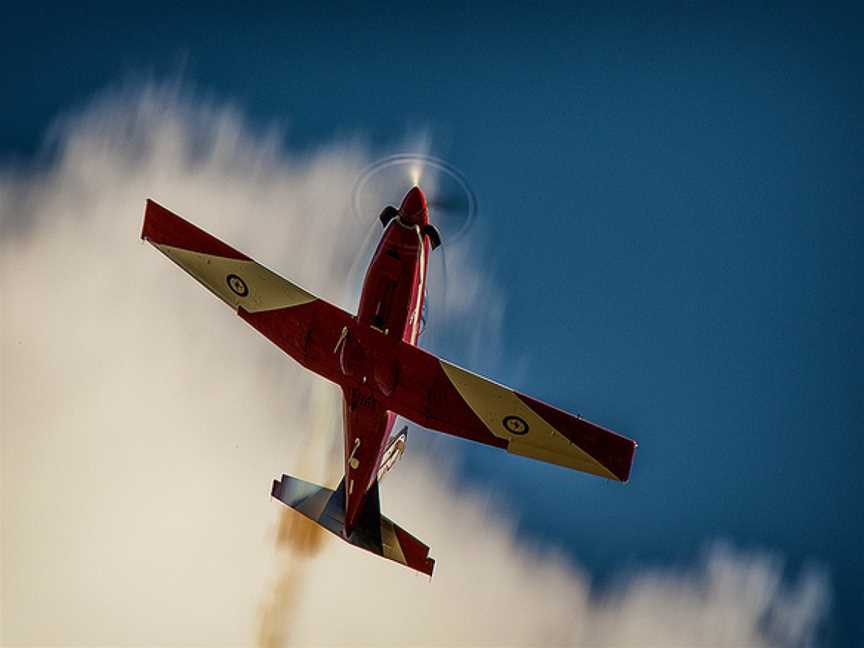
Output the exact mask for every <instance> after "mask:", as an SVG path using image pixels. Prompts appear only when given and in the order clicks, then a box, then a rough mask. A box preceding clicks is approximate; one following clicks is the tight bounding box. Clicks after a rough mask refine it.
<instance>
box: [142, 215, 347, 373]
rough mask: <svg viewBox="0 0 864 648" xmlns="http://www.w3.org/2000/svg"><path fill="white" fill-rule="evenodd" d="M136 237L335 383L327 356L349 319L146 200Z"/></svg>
mask: <svg viewBox="0 0 864 648" xmlns="http://www.w3.org/2000/svg"><path fill="white" fill-rule="evenodd" d="M141 238H142V239H144V240H146V241H148V242H149V243H151V244H152V245H153V246H154V247H156V248H157V249H158V250H159V251H160V252H162V253H163V254H165V256H167V257H168V258H169V259H171V260H172V261H174V263H176V264H177V265H179V266H180V267H181V268H183V269H184V270H185V271H186V272H188V273H189V274H190V275H192V276H193V277H194V278H195V279H197V280H198V281H199V282H201V283H202V284H203V285H204V286H205V287H206V288H207V289H208V290H210V292H212V293H213V294H214V295H216V296H217V297H218V298H219V299H221V300H222V301H224V302H225V303H226V304H228V305H229V306H230V307H231V308H232V309H234V310H235V311H236V312H237V314H238V315H240V317H242V318H243V319H244V320H246V321H247V322H248V323H249V324H251V325H252V326H253V327H254V328H256V329H257V330H258V331H259V332H260V333H262V334H263V335H264V336H265V337H267V338H268V339H269V340H270V341H271V342H273V343H275V344H276V345H277V346H278V347H279V348H280V349H282V350H283V351H285V352H286V353H287V354H288V355H290V356H291V357H293V358H294V359H295V360H297V362H299V363H300V364H302V365H303V366H305V367H306V368H308V369H311V370H312V371H314V372H315V373H318V374H320V375H322V376H324V377H325V378H327V379H329V380H332V381H333V382H336V383H341V379H342V377H343V374H342V372H341V370H340V368H339V363H338V356H337V355H335V354H334V353H333V341H334V340H337V339H338V338H339V336H340V333H341V331H342V330H343V328H344V327H345V326H349V325H350V324H351V323H352V321H353V318H352V317H351V315H349V314H348V313H346V312H345V311H343V310H342V309H340V308H337V307H336V306H333V305H332V304H329V303H327V302H326V301H324V300H323V299H319V298H317V297H315V295H312V294H311V293H308V292H306V291H305V290H303V289H302V288H300V287H299V286H297V285H295V284H293V283H291V282H290V281H288V280H287V279H283V278H282V277H280V276H279V275H277V274H276V273H274V272H271V271H270V270H268V269H267V268H265V267H264V266H262V265H260V264H258V263H256V262H255V261H253V260H252V259H250V258H249V257H248V256H246V255H245V254H243V253H242V252H238V251H237V250H235V249H234V248H232V247H231V246H229V245H227V244H225V243H223V242H222V241H220V240H219V239H217V238H216V237H214V236H212V235H210V234H208V233H207V232H205V231H204V230H202V229H199V228H198V227H195V225H193V224H192V223H189V222H187V221H185V220H183V219H182V218H180V217H179V216H178V215H177V214H174V213H173V212H170V211H168V210H167V209H165V208H164V207H162V206H161V205H159V204H158V203H156V202H154V201H152V200H148V201H147V207H146V209H145V211H144V227H143V229H142V231H141Z"/></svg>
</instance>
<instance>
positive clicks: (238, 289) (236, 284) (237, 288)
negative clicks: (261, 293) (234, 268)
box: [225, 274, 249, 297]
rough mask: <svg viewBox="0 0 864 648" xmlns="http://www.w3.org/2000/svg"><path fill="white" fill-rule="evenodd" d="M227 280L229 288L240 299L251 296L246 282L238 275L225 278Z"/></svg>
mask: <svg viewBox="0 0 864 648" xmlns="http://www.w3.org/2000/svg"><path fill="white" fill-rule="evenodd" d="M225 280H226V281H227V282H228V287H229V288H230V289H231V290H232V292H234V293H235V294H236V295H238V296H239V297H245V296H246V295H248V294H249V288H248V287H247V286H246V282H245V281H243V280H242V279H241V278H240V277H238V276H237V275H236V274H229V275H228V276H227V277H225Z"/></svg>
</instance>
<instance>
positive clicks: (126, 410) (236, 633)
mask: <svg viewBox="0 0 864 648" xmlns="http://www.w3.org/2000/svg"><path fill="white" fill-rule="evenodd" d="M55 137H56V138H57V143H58V151H57V153H56V156H54V157H52V158H51V159H50V160H48V161H47V162H46V163H45V167H44V168H42V169H40V170H37V171H33V170H31V171H16V172H14V173H13V172H12V171H11V170H7V171H6V172H5V174H4V175H3V177H2V178H0V216H2V221H0V233H2V235H3V238H2V242H0V258H2V292H3V300H2V306H3V312H2V339H0V342H2V398H3V401H2V435H3V457H2V462H3V463H2V466H3V473H2V504H3V518H2V523H3V527H2V540H3V547H2V552H3V553H2V608H0V610H2V619H0V623H2V625H0V639H2V642H3V643H4V644H6V643H8V644H61V645H72V644H76V645H81V644H89V645H97V644H98V645H130V644H135V645H181V644H182V645H190V644H194V645H249V644H253V643H254V642H255V641H256V638H257V637H258V634H259V630H260V623H261V618H262V609H265V608H266V606H267V605H268V604H270V603H272V601H273V599H272V598H271V597H272V596H273V594H274V590H273V585H274V582H276V583H277V585H280V584H281V585H282V586H284V585H286V583H287V584H290V585H291V588H293V589H290V588H289V589H290V591H289V589H285V587H283V588H282V589H281V590H279V589H277V590H276V591H275V593H276V594H280V595H281V599H279V600H277V605H276V606H275V607H271V611H274V610H275V612H274V613H275V614H276V616H277V617H278V620H280V621H282V622H283V624H282V627H281V628H275V629H274V632H276V636H275V639H276V640H277V641H281V640H289V641H292V642H294V643H296V644H297V645H316V644H321V645H333V644H335V645H355V644H356V645H376V646H379V645H447V646H455V645H489V646H501V645H513V646H516V645H520V646H521V645H571V644H575V645H658V646H660V645H662V646H669V645H729V646H742V645H747V646H751V645H752V646H756V645H768V644H778V643H782V644H786V645H803V644H808V643H811V642H812V640H813V638H814V632H815V629H816V628H817V627H818V623H819V622H820V620H821V619H822V617H823V616H824V613H825V609H826V604H827V592H828V589H827V585H826V583H824V582H823V580H822V578H821V577H820V576H819V575H818V574H815V573H805V574H803V575H802V576H801V578H800V579H799V580H798V581H797V582H794V583H791V584H790V583H787V582H785V581H784V580H783V578H782V576H783V570H782V565H781V564H780V563H779V561H778V560H777V559H776V558H773V557H771V556H764V555H762V556H760V555H755V556H754V555H741V554H738V553H736V552H734V551H732V550H730V549H728V548H722V547H719V548H715V549H713V550H711V551H709V552H707V553H706V556H705V559H704V561H703V562H702V563H701V564H699V565H696V566H693V567H691V568H686V569H684V568H682V569H679V570H651V569H640V570H637V571H635V572H633V573H629V574H626V575H624V576H623V577H622V578H621V579H620V580H619V581H618V585H617V586H616V587H614V588H613V589H611V590H609V591H605V592H598V591H597V590H596V588H593V587H592V584H591V581H590V579H589V578H588V576H587V575H586V574H585V573H584V572H583V571H582V570H581V569H580V568H578V567H577V566H575V565H573V564H572V563H571V562H568V561H567V560H565V558H564V557H563V555H562V554H560V553H559V552H557V551H556V550H555V548H550V547H536V546H528V545H526V544H525V543H524V542H523V541H521V540H519V539H518V538H517V537H516V536H515V535H514V533H513V529H512V526H511V522H510V521H509V519H508V516H507V515H506V514H505V513H503V512H501V511H500V510H499V509H497V508H496V506H495V505H494V504H493V501H492V499H491V498H490V496H489V495H487V494H484V493H481V492H477V491H473V492H464V490H460V489H457V487H456V486H455V484H454V482H453V480H452V479H451V478H450V475H449V472H448V467H447V466H446V465H441V463H440V461H438V460H436V459H435V458H434V457H432V456H431V455H429V454H426V453H422V452H418V451H417V448H416V447H415V448H414V452H409V453H408V455H407V456H406V458H405V459H404V460H403V463H402V465H400V466H398V467H397V469H396V470H395V471H394V473H393V474H392V475H391V476H388V479H387V482H386V483H385V484H384V487H383V502H384V508H385V510H386V512H387V513H388V514H389V515H391V516H392V517H393V518H394V519H395V520H397V521H398V522H399V523H400V524H403V525H404V526H405V527H406V528H407V529H408V530H410V531H411V532H413V533H415V534H416V535H418V536H419V537H420V538H422V539H423V540H424V541H426V542H427V543H428V544H430V545H431V547H432V555H433V556H434V557H435V558H436V559H437V560H438V567H437V571H436V575H435V578H434V579H433V580H432V581H431V582H429V581H428V580H427V579H425V578H424V577H422V576H418V575H415V574H413V573H411V572H409V571H408V570H406V569H404V568H400V567H398V566H395V565H392V564H390V563H387V562H385V561H383V560H380V559H377V558H375V557H372V556H369V555H367V554H365V553H363V552H361V551H358V550H355V549H353V548H351V547H348V546H346V545H344V544H342V543H340V542H337V541H335V540H330V539H328V540H326V541H325V542H324V543H323V546H322V547H321V551H320V553H318V554H317V555H316V556H315V557H314V558H313V559H303V558H301V557H299V556H298V555H296V554H294V553H291V554H289V555H283V556H280V555H277V554H278V553H279V552H277V551H276V549H275V548H274V542H273V539H274V535H275V530H276V525H277V523H278V520H279V516H280V515H281V514H282V511H283V509H282V508H280V506H279V505H278V504H277V503H274V502H272V501H271V500H270V498H269V485H270V480H271V478H272V477H274V476H276V475H278V474H280V473H282V472H289V473H292V472H293V473H295V474H299V476H302V477H305V478H307V479H311V480H315V481H324V480H332V478H333V475H332V474H331V472H332V466H333V464H332V463H329V464H328V461H327V460H328V459H331V458H332V457H333V456H334V454H338V450H336V449H334V443H335V447H336V448H338V443H339V441H338V439H339V437H338V433H339V406H338V397H339V395H338V393H337V391H336V390H335V389H334V388H332V387H330V386H328V385H326V384H325V383H324V382H323V381H321V380H319V379H317V378H315V377H313V376H311V375H309V374H307V373H305V372H304V371H302V370H301V369H300V368H298V367H297V366H296V365H294V364H293V362H292V361H291V360H290V359H288V358H287V357H285V356H284V355H282V354H281V353H280V352H279V351H278V350H277V349H275V347H273V346H271V345H270V344H269V343H268V342H267V341H266V340H264V339H263V338H261V337H260V336H258V335H257V334H255V333H254V332H253V331H252V330H251V329H249V328H248V327H247V326H246V325H245V324H244V323H243V322H242V321H241V320H240V319H239V318H236V317H233V316H232V315H231V313H230V311H228V310H227V309H226V308H225V307H224V306H223V305H222V304H221V303H219V302H218V301H217V300H215V299H213V298H212V297H211V296H210V295H209V294H208V293H207V292H206V291H204V290H203V289H202V288H200V287H199V286H198V285H197V284H196V283H195V282H194V281H192V280H190V279H189V278H188V277H186V276H185V275H184V274H183V273H182V272H181V271H180V270H179V269H177V268H176V267H174V266H173V265H172V264H171V263H170V262H169V261H168V260H166V259H165V258H163V257H162V256H161V255H159V254H158V253H157V252H155V251H154V250H153V249H152V248H150V247H149V246H147V245H145V244H143V243H141V242H140V241H139V240H138V233H139V231H140V225H141V219H142V211H143V206H144V199H145V198H146V197H153V198H155V199H157V200H159V201H160V202H162V203H163V204H165V205H166V206H168V207H170V208H171V209H172V210H175V211H177V212H178V213H180V214H182V215H184V216H185V217H186V218H188V219H190V220H192V221H194V222H196V223H197V224H199V225H201V226H203V227H204V228H205V229H207V230H209V231H211V232H213V233H214V234H216V235H217V236H219V237H220V238H222V239H224V240H226V241H229V242H231V243H232V244H234V245H235V246H236V247H238V248H240V249H241V250H244V251H245V252H247V253H249V254H252V255H253V256H255V257H256V259H258V260H259V261H261V262H262V263H264V264H266V265H268V266H269V267H271V268H272V269H274V270H276V271H277V272H280V274H284V275H285V276H287V277H290V278H292V279H294V280H296V281H297V282H298V283H300V284H301V285H303V286H304V287H306V288H307V289H309V290H311V291H313V292H315V293H317V294H319V295H321V296H323V297H325V298H327V299H329V300H331V301H333V302H336V303H338V304H340V305H342V306H344V307H348V308H352V309H353V307H354V303H353V299H354V298H355V296H356V290H357V287H358V285H359V281H360V276H359V275H357V274H356V273H355V276H353V277H349V278H346V276H347V275H348V273H349V270H350V269H351V268H352V267H356V268H360V269H361V270H362V268H363V266H364V263H365V258H360V259H359V263H358V259H357V257H356V254H357V252H356V247H357V243H356V242H357V241H361V240H364V239H367V238H369V228H374V227H375V226H376V222H377V221H376V216H377V214H369V218H368V222H359V221H357V220H356V219H355V218H353V217H352V216H351V214H350V204H349V203H350V191H351V187H352V185H353V182H354V180H355V178H356V177H357V175H358V174H359V173H360V170H361V169H362V168H363V167H364V166H365V165H366V164H367V162H368V161H369V160H368V157H367V153H366V152H365V151H364V150H363V148H362V147H361V146H359V145H358V144H346V145H338V144H337V145H332V146H330V147H328V148H326V149H324V150H322V151H320V152H319V153H317V154H314V155H306V156H299V157H298V156H291V155H290V154H288V153H286V152H285V150H284V149H283V147H282V145H281V140H280V137H279V135H278V133H269V134H255V133H250V132H249V130H248V129H247V128H246V127H245V126H244V125H243V121H242V119H241V117H240V115H239V113H238V112H237V111H232V110H229V109H225V108H221V107H214V106H207V105H202V104H201V103H196V102H195V101H193V100H190V99H188V98H183V97H182V96H181V94H180V93H177V92H176V91H171V90H166V89H164V88H150V89H147V90H144V91H143V92H140V93H134V94H122V93H120V94H114V95H110V96H108V97H106V98H104V99H102V100H101V101H99V102H98V103H96V104H94V105H93V106H91V107H90V108H89V109H87V110H86V111H84V112H83V113H82V114H80V115H78V116H77V117H75V118H72V119H69V120H66V121H65V122H63V123H62V125H61V126H60V127H58V130H57V132H56V135H55ZM368 252H369V251H368V250H366V251H365V254H368ZM449 261H450V263H451V268H450V272H451V274H457V273H458V274H459V275H460V276H461V277H464V278H465V282H464V285H465V286H469V287H470V295H465V294H461V295H460V294H454V293H458V292H459V289H460V286H459V285H454V284H455V282H453V283H452V284H451V286H450V292H451V295H453V302H452V304H451V306H453V305H454V304H455V306H453V309H454V310H453V312H451V313H450V315H451V316H453V317H457V318H458V317H464V316H467V315H470V316H471V317H472V318H474V320H473V321H474V322H476V325H475V326H474V328H475V329H476V330H477V331H478V335H480V334H482V333H483V331H484V329H485V328H486V326H488V328H492V329H494V327H495V326H496V321H495V318H494V315H492V316H489V317H491V319H489V320H486V321H485V322H484V320H483V317H484V315H483V314H484V313H486V312H488V313H493V314H494V313H495V312H499V311H500V308H499V304H498V303H497V302H495V299H496V298H495V297H494V295H495V293H494V291H492V290H491V286H490V285H489V282H488V279H487V278H485V277H484V276H483V274H482V273H481V272H480V270H479V268H477V267H475V266H473V265H472V260H471V257H470V256H468V255H460V254H458V253H455V254H453V255H451V258H450V259H449ZM479 296H483V298H484V299H491V300H493V301H492V304H491V306H490V308H488V309H483V308H478V297H479ZM442 310H443V309H442ZM433 314H434V310H433ZM466 348H472V345H471V344H470V341H469V342H468V343H466ZM475 348H476V347H475ZM410 447H411V445H410V444H409V448H410ZM328 465H329V466H330V468H329V469H328ZM337 465H338V464H337ZM277 598H278V597H277Z"/></svg>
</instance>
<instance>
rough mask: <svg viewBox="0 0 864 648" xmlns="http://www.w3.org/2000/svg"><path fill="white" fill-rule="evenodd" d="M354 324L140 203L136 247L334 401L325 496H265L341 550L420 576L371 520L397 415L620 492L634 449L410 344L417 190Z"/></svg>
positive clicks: (422, 231) (374, 267)
mask: <svg viewBox="0 0 864 648" xmlns="http://www.w3.org/2000/svg"><path fill="white" fill-rule="evenodd" d="M379 219H380V221H381V224H382V225H383V227H384V233H383V236H382V237H381V240H380V242H379V243H378V247H377V249H376V250H375V253H374V255H373V257H372V260H371V262H370V264H369V267H368V270H367V272H366V277H365V280H364V283H363V289H362V293H361V296H360V303H359V308H358V310H357V314H356V315H351V314H349V313H347V312H345V311H343V310H342V309H340V308H338V307H336V306H334V305H332V304H329V303H327V302H326V301H324V300H322V299H319V298H317V297H316V296H315V295H313V294H312V293H309V292H307V291H306V290H304V289H303V288H301V287H299V286H297V285H296V284H294V283H291V282H290V281H288V280H286V279H283V278H282V277H280V276H279V275H277V274H275V273H274V272H271V271H270V270H268V269H267V268H265V267H264V266H262V265H259V264H258V263H256V262H255V261H253V260H252V259H251V258H250V257H248V256H246V255H245V254H243V253H242V252H239V251H237V250H235V249H234V248H232V247H230V246H229V245H227V244H226V243H223V242H222V241H220V240H219V239H217V238H215V237H214V236H212V235H210V234H208V233H207V232H205V231H203V230H201V229H199V228H198V227H196V226H195V225H193V224H191V223H189V222H187V221H185V220H184V219H182V218H181V217H180V216H178V215H176V214H174V213H173V212H171V211H169V210H168V209H166V208H164V207H162V206H161V205H159V204H158V203H156V202H154V201H153V200H149V199H148V200H147V203H146V207H145V212H144V225H143V228H142V231H141V238H142V239H144V240H146V241H148V242H149V243H151V244H152V245H153V246H154V247H156V248H157V249H158V250H159V251H160V252H162V253H163V254H165V256H167V257H168V258H169V259H171V260H172V261H174V262H175V263H176V264H177V265H179V266H180V267H181V268H183V270H185V271H186V272H188V273H189V274H190V275H192V276H193V277H194V278H195V279H197V280H198V281H199V282H201V283H202V284H204V286H205V287H206V288H208V289H209V290H210V291H211V292H212V293H214V294H215V295H216V296H217V297H219V298H220V299H221V300H222V301H224V302H225V303H227V304H228V305H229V306H230V307H231V308H232V309H233V310H234V311H235V312H236V313H237V314H238V315H239V316H240V317H241V318H243V319H244V320H246V322H247V323H249V324H250V325H251V326H252V327H253V328H255V329H257V330H258V331H259V332H260V333H261V334H263V335H264V336H265V337H266V338H268V339H269V340H270V341H271V342H273V343H274V344H276V346H278V347H279V348H280V349H282V351H284V352H285V353H287V354H288V355H289V356H291V357H292V358H293V359H294V360H296V361H297V362H298V363H300V364H301V365H302V366H304V367H306V368H307V369H310V370H311V371H314V372H315V373H317V374H319V375H320V376H323V377H324V378H326V379H328V380H330V381H332V382H333V383H335V384H337V385H338V386H339V387H341V389H342V394H343V407H342V409H343V427H344V439H345V446H344V462H345V474H344V477H343V478H342V481H341V482H340V483H339V485H338V486H337V487H336V489H335V490H333V489H329V488H325V487H323V486H318V485H316V484H312V483H310V482H306V481H304V480H302V479H298V478H296V477H291V476H289V475H283V476H282V478H281V479H277V480H274V481H273V485H272V489H271V497H274V498H276V499H278V500H279V501H281V502H282V503H283V504H285V505H286V506H289V507H291V508H293V509H295V510H296V511H298V512H299V513H301V514H302V515H304V516H306V517H307V518H309V519H311V520H312V521H314V522H316V523H317V524H319V525H321V526H322V527H324V528H325V529H327V530H328V531H330V532H331V533H333V534H334V535H336V536H338V537H339V538H341V539H343V540H345V541H347V542H348V543H350V544H352V545H355V546H357V547H360V548H362V549H365V550H367V551H370V552H372V553H374V554H377V555H379V556H382V557H384V558H387V559H389V560H393V561H395V562H398V563H401V564H403V565H406V566H407V567H409V568H411V569H414V570H416V571H418V572H421V573H423V574H427V575H428V576H429V577H431V576H432V572H433V569H434V566H435V560H434V559H433V558H430V557H429V547H427V546H426V545H425V544H423V543H422V542H421V541H420V540H418V539H417V538H416V537H414V536H413V535H411V534H409V533H408V532H407V531H405V530H404V529H402V528H401V527H400V526H398V525H397V524H395V523H394V522H393V521H392V520H390V519H389V518H387V517H385V516H383V515H382V514H381V503H380V494H379V484H380V483H381V481H382V479H383V478H384V477H385V475H386V474H387V472H388V471H389V470H390V469H391V468H392V467H393V465H394V464H395V463H396V462H397V460H398V459H399V457H400V456H401V455H402V453H403V452H404V450H405V444H406V440H407V438H406V429H403V430H402V431H401V432H400V433H399V434H397V435H396V436H395V437H393V438H392V439H391V433H392V430H393V428H394V425H395V421H396V417H397V416H401V417H404V418H406V419H408V420H410V421H413V422H414V423H416V424H418V425H420V426H422V427H424V428H428V429H430V430H437V431H440V432H445V433H447V434H451V435H454V436H457V437H461V438H463V439H469V440H471V441H476V442H478V443H482V444H486V445H489V446H492V447H495V448H501V449H503V450H506V451H507V452H510V453H512V454H516V455H521V456H524V457H529V458H532V459H537V460H540V461H544V462H547V463H551V464H557V465H559V466H565V467H567V468H573V469H575V470H579V471H582V472H586V473H590V474H593V475H598V476H600V477H604V478H606V479H610V480H615V481H620V482H626V481H628V479H629V477H630V469H631V466H632V463H633V455H634V452H635V449H636V443H635V442H634V441H633V440H631V439H628V438H626V437H623V436H620V435H618V434H615V433H614V432H611V431H609V430H607V429H605V428H602V427H600V426H599V425H596V424H594V423H591V422H589V421H587V420H585V419H584V418H582V417H581V416H574V415H572V414H568V413H567V412H564V411H562V410H560V409H557V408H555V407H552V406H551V405H547V404H546V403H543V402H541V401H539V400H536V399H534V398H532V397H530V396H527V395H525V394H521V393H519V392H516V391H514V390H512V389H510V388H508V387H505V386H503V385H499V384H497V383H495V382H492V381H491V380H488V379H486V378H483V377H481V376H478V375H476V374H474V373H472V372H470V371H467V370H465V369H462V368H461V367H458V366H456V365H455V364H451V363H449V362H447V361H445V360H443V359H440V358H438V357H436V356H434V355H432V354H430V353H427V352H426V351H423V350H422V349H420V348H419V347H418V346H417V342H418V339H419V336H420V333H421V328H422V326H423V324H424V322H423V319H424V299H425V295H426V272H427V268H428V262H429V254H430V251H431V250H434V249H435V248H437V247H438V246H439V245H440V244H441V236H440V234H439V232H438V230H437V229H436V228H435V226H434V225H432V224H431V223H430V221H429V206H428V204H427V201H426V197H425V195H424V194H423V191H422V190H421V189H420V187H418V186H414V187H412V188H411V189H410V190H409V191H408V193H407V194H406V195H405V197H404V199H403V201H402V204H401V206H400V207H399V208H398V209H397V208H396V207H393V206H388V207H386V208H385V209H384V210H383V211H382V212H381V215H380V216H379Z"/></svg>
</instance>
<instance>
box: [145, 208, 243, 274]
mask: <svg viewBox="0 0 864 648" xmlns="http://www.w3.org/2000/svg"><path fill="white" fill-rule="evenodd" d="M141 238H142V240H145V241H148V242H149V243H152V244H154V245H170V246H172V247H177V248H181V249H184V250H189V251H190V252H199V253H202V254H210V255H213V256H220V257H225V258H229V259H238V260H240V261H249V260H250V259H249V257H248V256H246V255H245V254H243V253H242V252H239V251H237V250H235V249H234V248H233V247H231V246H230V245H228V244H227V243H223V242H222V241H220V240H219V239H217V238H216V237H215V236H213V235H212V234H208V233H207V232H205V231H204V230H202V229H201V228H199V227H197V226H196V225H193V224H192V223H190V222H189V221H187V220H185V219H183V218H181V217H180V216H178V215H177V214H175V213H174V212H172V211H171V210H169V209H166V208H165V207H163V206H162V205H160V204H159V203H158V202H156V201H155V200H153V199H152V198H147V200H146V203H145V205H144V224H143V226H142V227H141Z"/></svg>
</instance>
